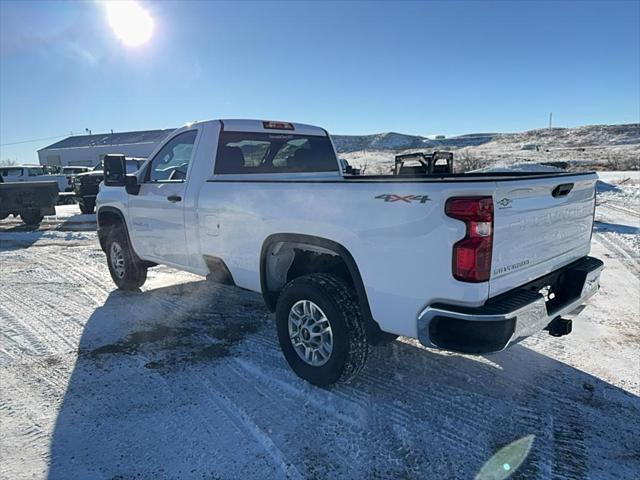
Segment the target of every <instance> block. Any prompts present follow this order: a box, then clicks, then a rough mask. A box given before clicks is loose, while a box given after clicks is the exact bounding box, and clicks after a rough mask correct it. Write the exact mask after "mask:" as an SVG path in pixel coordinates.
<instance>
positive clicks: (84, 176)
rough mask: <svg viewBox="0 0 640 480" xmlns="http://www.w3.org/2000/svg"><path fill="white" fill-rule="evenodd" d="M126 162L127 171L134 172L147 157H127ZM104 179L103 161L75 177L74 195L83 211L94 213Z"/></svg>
mask: <svg viewBox="0 0 640 480" xmlns="http://www.w3.org/2000/svg"><path fill="white" fill-rule="evenodd" d="M126 162H127V173H134V172H135V171H136V170H138V169H139V168H140V167H141V166H142V164H143V163H144V162H145V159H144V158H136V157H126ZM103 179H104V174H103V173H102V162H100V163H98V164H97V165H96V166H95V167H93V170H91V171H89V172H85V173H79V174H77V175H75V177H73V192H74V197H75V200H76V201H77V202H78V205H79V206H80V211H81V212H82V213H93V211H94V209H95V208H96V196H97V195H98V189H99V186H100V182H102V180H103Z"/></svg>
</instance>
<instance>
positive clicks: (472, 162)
mask: <svg viewBox="0 0 640 480" xmlns="http://www.w3.org/2000/svg"><path fill="white" fill-rule="evenodd" d="M454 164H455V166H456V167H455V169H456V171H458V172H462V173H464V172H469V171H471V170H478V169H479V168H482V167H484V166H486V164H487V162H486V161H485V160H483V159H481V158H480V157H477V156H476V155H475V154H474V153H472V152H471V151H470V150H469V149H468V148H463V149H460V150H458V151H457V152H456V153H455V154H454Z"/></svg>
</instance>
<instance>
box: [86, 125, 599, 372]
mask: <svg viewBox="0 0 640 480" xmlns="http://www.w3.org/2000/svg"><path fill="white" fill-rule="evenodd" d="M344 167H345V165H344V163H341V162H339V161H338V159H337V157H336V153H335V149H334V147H333V144H332V142H331V138H330V136H329V134H328V133H327V132H326V131H325V130H324V129H322V128H318V127H313V126H310V125H303V124H297V123H286V122H271V121H258V120H212V121H205V122H199V123H194V124H190V125H187V126H185V127H183V128H181V129H178V130H176V131H175V132H174V133H173V134H172V135H170V136H169V137H168V138H167V140H166V141H164V142H163V143H162V144H161V145H160V146H159V147H158V148H157V150H156V151H155V152H154V153H153V154H152V155H151V156H150V157H149V159H148V160H147V162H146V164H145V165H144V166H143V167H142V168H141V169H140V170H139V171H138V172H136V173H135V174H134V175H130V174H129V175H128V174H126V166H125V164H124V157H122V156H117V155H113V156H111V155H109V156H107V157H106V158H105V182H104V184H103V185H102V186H101V190H100V193H99V194H98V198H97V206H98V209H97V217H98V234H99V239H100V244H101V246H102V249H103V250H104V251H105V253H106V255H107V261H108V265H109V270H110V272H111V276H112V277H113V280H114V281H115V283H116V284H117V285H118V287H120V288H122V289H137V288H139V287H140V286H141V285H142V284H143V283H144V282H145V279H146V274H147V269H148V268H150V267H152V266H153V265H155V264H164V265H169V266H172V267H175V268H179V269H182V270H186V271H189V272H193V273H195V274H199V275H203V276H208V277H209V278H211V279H213V280H216V281H219V282H224V283H229V284H233V285H237V286H238V287H241V288H245V289H249V290H253V291H256V292H261V293H262V295H263V297H264V300H265V302H266V304H267V306H268V308H269V309H271V310H272V311H275V314H276V315H275V317H276V327H277V332H278V338H279V341H280V345H281V348H282V351H283V352H284V356H285V358H286V360H287V362H288V363H289V365H290V366H291V367H292V369H293V370H294V371H295V373H296V374H298V375H299V376H300V377H302V378H304V379H306V380H308V381H310V382H312V383H314V384H317V385H329V384H332V383H334V382H337V381H345V380H348V379H350V378H352V377H353V376H354V375H355V374H356V373H357V372H358V371H359V370H360V369H361V368H362V367H363V366H364V364H365V362H366V359H367V355H368V353H369V349H370V346H371V345H376V344H379V343H382V342H385V341H390V340H392V339H394V338H395V337H396V336H398V335H403V336H406V337H412V338H417V339H418V340H419V341H420V342H421V343H422V344H423V345H425V346H427V347H432V348H442V349H447V350H451V351H456V352H462V353H471V354H485V353H491V352H497V351H500V350H503V349H504V348H506V347H508V346H509V345H511V344H513V343H515V342H518V341H520V340H521V339H523V338H525V337H527V336H529V335H532V334H534V333H536V332H539V331H541V330H543V329H546V330H548V331H549V333H551V334H552V335H555V336H560V335H563V334H566V333H569V332H570V331H571V318H570V316H571V315H572V314H575V313H576V312H577V311H579V310H581V308H582V306H583V304H584V303H585V301H586V300H587V299H588V298H589V297H591V295H593V294H594V293H595V292H596V291H597V290H598V287H599V277H600V272H601V270H602V268H603V264H602V262H601V261H600V260H598V259H595V258H592V257H589V256H588V254H589V249H590V243H591V230H592V224H593V214H594V208H595V183H596V178H597V177H596V175H595V174H593V173H579V174H570V173H552V174H549V173H472V174H450V173H444V174H431V175H429V174H424V175H420V174H419V173H415V174H411V175H403V174H397V175H382V176H363V175H358V174H357V172H354V171H353V170H352V169H350V168H344ZM354 173H355V174H354Z"/></svg>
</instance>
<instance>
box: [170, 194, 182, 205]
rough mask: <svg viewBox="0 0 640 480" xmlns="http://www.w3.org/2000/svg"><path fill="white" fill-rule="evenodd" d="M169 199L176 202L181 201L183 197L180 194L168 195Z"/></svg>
mask: <svg viewBox="0 0 640 480" xmlns="http://www.w3.org/2000/svg"><path fill="white" fill-rule="evenodd" d="M167 200H169V201H170V202H171V203H176V202H181V201H182V197H181V196H180V195H169V196H168V197H167Z"/></svg>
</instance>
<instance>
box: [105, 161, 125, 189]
mask: <svg viewBox="0 0 640 480" xmlns="http://www.w3.org/2000/svg"><path fill="white" fill-rule="evenodd" d="M102 169H103V171H104V184H105V185H106V186H107V187H124V186H125V185H126V176H127V161H126V160H125V157H124V155H111V154H110V155H105V156H104V160H103V164H102Z"/></svg>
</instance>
